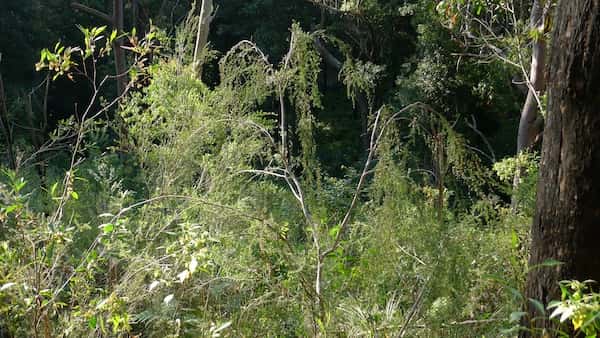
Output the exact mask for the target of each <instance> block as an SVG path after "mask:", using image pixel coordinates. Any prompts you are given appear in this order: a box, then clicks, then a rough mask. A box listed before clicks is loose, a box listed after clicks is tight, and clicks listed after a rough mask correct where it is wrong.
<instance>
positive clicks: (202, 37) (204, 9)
mask: <svg viewBox="0 0 600 338" xmlns="http://www.w3.org/2000/svg"><path fill="white" fill-rule="evenodd" d="M213 19H214V14H213V0H202V5H201V6H200V16H199V17H198V32H197V35H196V45H195V48H194V67H195V68H196V74H198V78H202V63H203V62H202V60H200V54H201V53H202V50H203V49H204V47H206V44H207V43H208V33H209V32H210V24H211V22H212V21H213Z"/></svg>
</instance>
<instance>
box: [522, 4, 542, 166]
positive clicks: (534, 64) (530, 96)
mask: <svg viewBox="0 0 600 338" xmlns="http://www.w3.org/2000/svg"><path fill="white" fill-rule="evenodd" d="M548 3H550V1H548ZM547 12H548V11H547V9H546V8H543V7H542V6H541V4H540V0H535V1H534V2H533V6H532V8H531V18H530V26H531V29H533V30H537V31H538V33H537V34H538V37H537V38H536V39H535V40H534V42H533V47H532V55H531V68H530V71H529V85H528V86H527V87H528V90H527V99H526V100H525V104H524V105H523V110H522V111H521V119H520V120H519V132H518V136H517V154H518V153H520V152H522V151H524V150H526V149H528V148H530V147H531V146H532V145H533V144H534V142H535V139H536V137H537V136H538V135H539V133H540V132H541V129H540V127H539V124H536V120H537V119H538V112H539V104H538V96H539V95H540V94H542V93H543V92H544V90H545V89H546V77H545V76H544V70H545V67H546V40H545V38H544V22H545V17H546V15H547Z"/></svg>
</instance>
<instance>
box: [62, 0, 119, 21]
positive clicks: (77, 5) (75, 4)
mask: <svg viewBox="0 0 600 338" xmlns="http://www.w3.org/2000/svg"><path fill="white" fill-rule="evenodd" d="M71 7H73V9H77V10H80V11H82V12H86V13H88V14H92V15H94V16H96V17H98V18H100V19H102V20H104V21H106V22H107V23H109V24H111V25H113V24H114V22H113V18H112V16H110V15H108V14H106V13H104V12H101V11H99V10H97V9H94V8H91V7H88V6H86V5H82V4H80V3H78V2H72V3H71Z"/></svg>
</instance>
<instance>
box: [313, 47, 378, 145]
mask: <svg viewBox="0 0 600 338" xmlns="http://www.w3.org/2000/svg"><path fill="white" fill-rule="evenodd" d="M314 44H315V47H316V48H317V51H318V52H319V54H320V55H321V57H322V58H323V60H324V61H325V63H326V64H327V65H329V66H330V67H331V68H333V69H335V71H336V73H337V74H339V72H340V71H341V70H342V66H343V64H342V62H341V61H340V60H338V59H337V58H336V57H335V56H334V55H333V54H332V53H331V52H330V51H329V50H328V49H327V47H325V46H324V45H323V43H322V42H321V40H320V39H319V38H316V39H315V41H314ZM354 96H355V100H356V105H357V108H358V113H359V114H360V116H359V117H360V125H361V137H360V139H361V141H362V144H363V148H364V149H368V148H369V130H368V128H369V126H368V125H369V115H370V113H371V109H370V107H369V102H368V100H367V96H366V95H365V93H364V92H362V91H360V90H355V92H354Z"/></svg>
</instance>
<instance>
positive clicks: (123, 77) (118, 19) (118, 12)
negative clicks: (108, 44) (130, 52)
mask: <svg viewBox="0 0 600 338" xmlns="http://www.w3.org/2000/svg"><path fill="white" fill-rule="evenodd" d="M112 22H113V23H112V26H113V29H115V30H117V33H118V34H122V33H123V0H114V1H113V12H112ZM122 46H123V39H122V38H121V39H116V40H115V42H114V43H113V49H114V55H115V70H116V72H117V95H118V96H121V95H123V93H124V92H125V88H126V87H127V82H129V81H128V78H127V74H126V72H127V68H126V66H125V51H124V50H123V48H121V47H122Z"/></svg>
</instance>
